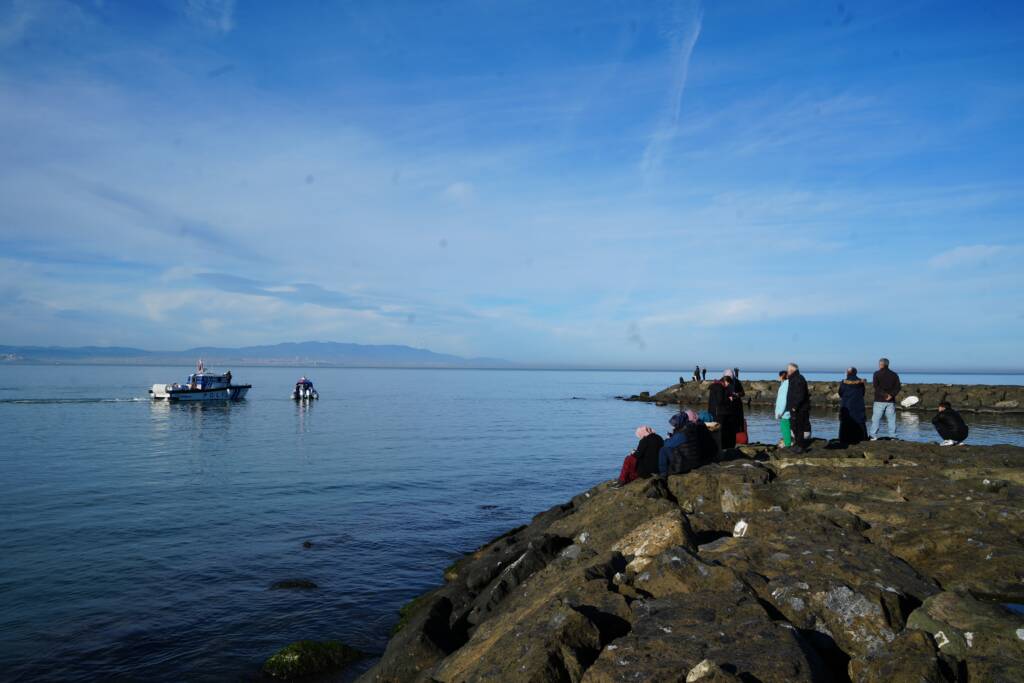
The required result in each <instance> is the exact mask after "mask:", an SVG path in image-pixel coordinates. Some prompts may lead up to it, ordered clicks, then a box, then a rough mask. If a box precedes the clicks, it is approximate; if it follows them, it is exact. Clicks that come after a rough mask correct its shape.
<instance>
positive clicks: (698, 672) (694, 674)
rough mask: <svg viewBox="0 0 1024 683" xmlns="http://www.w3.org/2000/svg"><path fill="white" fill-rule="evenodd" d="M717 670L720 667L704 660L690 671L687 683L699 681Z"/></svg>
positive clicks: (708, 660) (687, 675)
mask: <svg viewBox="0 0 1024 683" xmlns="http://www.w3.org/2000/svg"><path fill="white" fill-rule="evenodd" d="M717 668H718V666H717V665H716V664H715V663H714V662H712V661H711V660H710V659H704V660H702V661H701V662H700V664H698V665H697V666H695V667H693V668H692V669H690V673H688V674H686V683H694V681H699V680H700V679H702V678H704V677H705V676H707V675H708V674H709V673H711V672H712V671H714V670H715V669H717Z"/></svg>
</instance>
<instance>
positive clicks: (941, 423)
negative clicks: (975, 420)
mask: <svg viewBox="0 0 1024 683" xmlns="http://www.w3.org/2000/svg"><path fill="white" fill-rule="evenodd" d="M932 424H933V425H935V431H937V432H938V433H939V436H941V437H942V439H943V441H942V444H940V445H942V446H959V445H960V444H961V443H963V442H964V439H966V438H967V423H966V422H964V418H963V417H961V416H960V413H958V412H957V411H955V410H953V406H951V405H950V403H949V401H943V402H942V403H940V404H939V412H938V413H936V414H935V417H933V418H932Z"/></svg>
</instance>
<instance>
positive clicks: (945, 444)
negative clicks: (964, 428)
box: [939, 439, 956, 446]
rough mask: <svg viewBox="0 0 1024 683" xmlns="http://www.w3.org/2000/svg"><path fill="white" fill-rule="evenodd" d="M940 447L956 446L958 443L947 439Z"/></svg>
mask: <svg viewBox="0 0 1024 683" xmlns="http://www.w3.org/2000/svg"><path fill="white" fill-rule="evenodd" d="M939 445H940V446H955V445H956V441H953V439H946V440H945V441H943V442H942V443H940V444H939Z"/></svg>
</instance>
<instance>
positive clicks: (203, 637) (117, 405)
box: [0, 366, 1024, 681]
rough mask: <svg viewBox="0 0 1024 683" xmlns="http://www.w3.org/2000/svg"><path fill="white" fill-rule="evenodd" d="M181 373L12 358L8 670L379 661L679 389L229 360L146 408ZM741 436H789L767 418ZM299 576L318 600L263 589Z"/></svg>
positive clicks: (35, 672)
mask: <svg viewBox="0 0 1024 683" xmlns="http://www.w3.org/2000/svg"><path fill="white" fill-rule="evenodd" d="M188 371H189V369H188V368H161V367H100V366H88V367H87V366H4V367H0V434H2V439H3V443H2V446H0V501H2V503H0V515H2V523H3V527H2V528H3V531H2V537H0V605H2V607H3V609H2V611H0V671H3V672H4V673H3V678H4V679H7V680H11V679H13V680H39V679H47V680H95V679H112V678H114V679H121V680H126V679H127V680H147V681H152V680H167V681H171V680H173V681H180V680H225V679H227V680H239V679H247V678H252V677H254V676H255V675H256V673H257V671H258V669H259V665H260V663H261V662H262V661H263V659H265V658H266V657H267V656H269V655H270V654H272V653H273V652H274V651H275V650H276V649H277V648H279V647H281V646H283V645H285V644H287V643H288V642H290V641H293V640H297V639H300V638H337V639H341V640H343V641H345V642H347V643H349V644H350V645H353V646H355V647H358V648H361V649H363V650H366V651H368V652H379V651H381V650H382V649H383V647H384V645H385V643H386V641H387V634H388V630H389V629H390V628H391V626H392V624H393V623H394V621H395V611H396V610H397V609H398V607H399V606H400V605H401V604H402V603H404V602H405V601H406V600H408V599H410V598H411V597H413V596H415V595H417V594H418V593H420V592H422V591H423V590H425V589H427V588H429V587H432V586H434V585H436V584H437V583H438V582H439V581H440V574H441V570H442V568H443V567H445V566H446V565H447V564H448V563H449V562H450V561H451V560H452V559H453V558H455V557H457V556H458V555H459V554H460V553H462V552H464V551H467V550H470V549H472V548H474V547H475V546H477V545H479V544H480V543H482V542H484V541H486V540H488V539H490V538H491V537H493V536H495V535H497V534H499V533H501V532H503V531H505V530H507V529H509V528H510V527H512V526H514V525H518V524H521V523H524V522H526V521H527V520H528V519H529V518H530V517H531V516H532V515H533V514H535V513H536V512H539V511H540V510H542V509H545V508H547V507H549V506H551V505H553V504H555V503H559V502H563V501H565V500H567V499H568V498H570V497H571V496H573V495H575V494H576V493H578V492H579V491H581V490H583V489H585V488H587V487H589V486H591V485H593V484H595V483H597V482H599V481H601V480H603V479H608V478H611V477H613V476H616V475H617V473H618V468H619V465H620V464H621V460H622V457H623V456H624V455H625V454H626V452H628V451H629V449H630V448H631V447H632V446H633V445H634V442H635V439H634V437H633V430H634V428H635V427H636V426H637V425H638V424H641V423H650V424H651V425H653V426H654V427H655V428H656V429H657V430H658V431H660V432H661V433H663V434H664V431H665V430H664V427H665V426H666V421H667V419H668V417H669V416H670V415H671V409H669V408H658V407H656V406H653V405H647V404H640V403H623V402H621V401H616V400H614V397H615V396H616V395H620V394H626V395H628V394H632V393H637V392H639V391H642V390H652V391H653V390H658V389H660V388H662V387H664V386H667V385H669V384H671V383H673V382H674V381H675V380H676V378H677V377H678V373H675V374H672V373H643V372H554V371H552V372H530V371H469V370H462V371H460V370H364V369H317V370H308V371H306V372H308V373H310V375H311V376H312V378H313V380H314V381H315V382H316V383H317V386H318V388H319V390H320V395H321V399H320V401H319V402H317V403H314V404H313V405H308V406H307V405H296V404H295V403H294V402H292V401H291V400H289V398H288V397H289V392H290V389H291V385H292V384H293V383H294V381H295V379H296V378H297V376H298V375H299V374H300V372H301V371H300V370H295V369H286V368H235V369H234V375H235V378H236V381H244V382H251V383H252V384H253V385H254V387H253V389H252V391H251V392H250V394H249V399H248V400H247V401H245V402H243V403H238V404H234V405H211V406H194V405H192V406H190V405H167V404H155V403H151V402H150V401H149V400H148V399H147V398H146V393H145V391H146V388H147V387H148V386H150V385H152V384H154V383H158V382H161V383H162V382H169V381H175V380H177V381H181V380H183V379H184V377H185V375H186V374H187V373H188ZM745 377H747V378H750V379H752V378H754V377H756V375H754V374H751V375H750V376H749V377H748V376H746V375H745ZM811 378H812V379H813V378H816V377H815V376H814V375H811ZM822 378H824V377H822ZM904 380H905V381H950V382H985V383H997V382H999V383H1015V384H1019V383H1024V378H1022V377H1019V376H1018V377H1014V376H982V377H977V376H959V375H953V376H934V375H933V376H927V377H925V376H919V377H915V376H912V375H906V374H905V375H904ZM969 419H970V420H971V441H972V442H974V443H994V442H1008V443H1015V444H1019V445H1024V420H1022V419H1021V418H997V417H985V418H981V417H977V418H969ZM748 421H749V424H750V429H751V432H752V436H753V438H754V439H755V440H762V441H774V440H775V438H776V431H775V430H776V425H775V422H774V421H773V420H772V419H771V416H770V415H768V414H767V413H765V412H754V413H752V414H750V415H748ZM814 427H815V433H816V435H818V436H831V435H834V434H835V432H836V423H835V419H834V418H833V417H832V416H831V414H828V413H825V414H820V415H816V416H815V419H814ZM899 428H900V434H901V436H903V437H904V438H908V439H915V440H932V439H934V438H935V437H934V434H933V433H932V431H931V426H930V425H929V424H928V423H927V419H926V418H923V419H918V418H917V417H916V416H901V421H900V424H899ZM305 541H311V542H312V546H311V547H309V548H306V547H304V542H305ZM289 578H303V579H309V580H312V581H315V582H316V583H317V584H318V585H319V589H317V590H312V591H288V590H269V586H270V584H271V583H273V582H274V581H277V580H280V579H289Z"/></svg>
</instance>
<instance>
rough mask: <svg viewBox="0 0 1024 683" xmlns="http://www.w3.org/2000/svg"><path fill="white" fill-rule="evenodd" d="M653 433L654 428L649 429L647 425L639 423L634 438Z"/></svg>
mask: <svg viewBox="0 0 1024 683" xmlns="http://www.w3.org/2000/svg"><path fill="white" fill-rule="evenodd" d="M653 433H654V430H653V429H651V428H650V426H648V425H640V426H639V427H637V428H636V438H638V439H642V438H644V437H645V436H650V435H651V434H653Z"/></svg>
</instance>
